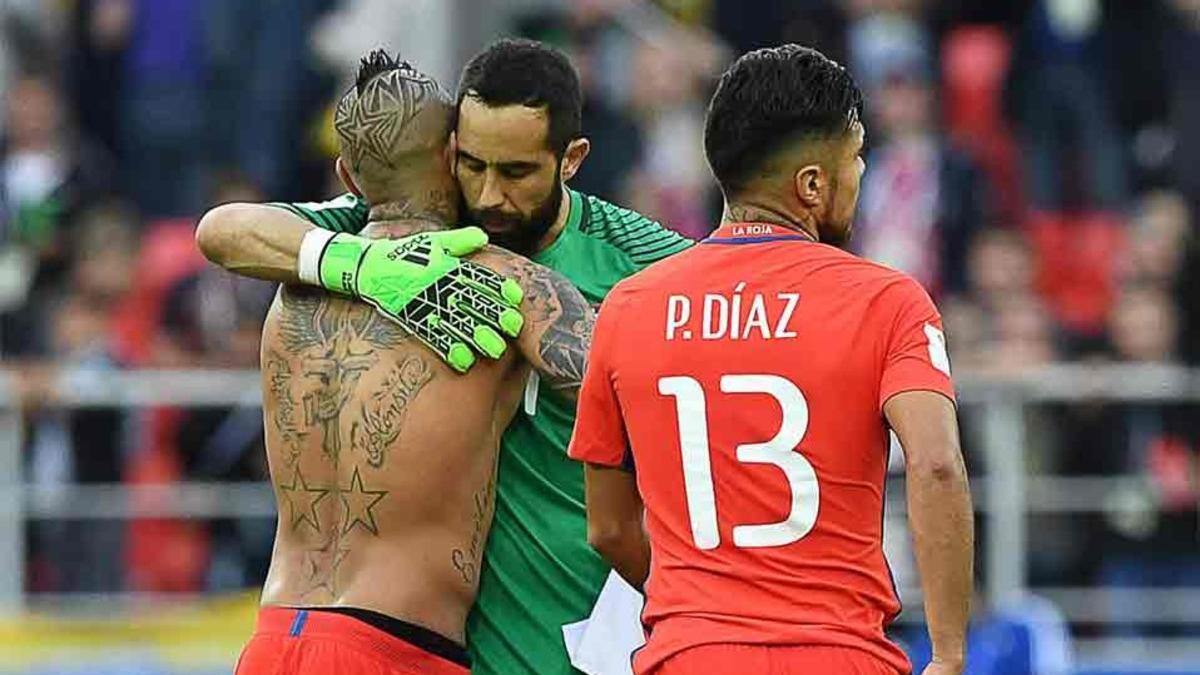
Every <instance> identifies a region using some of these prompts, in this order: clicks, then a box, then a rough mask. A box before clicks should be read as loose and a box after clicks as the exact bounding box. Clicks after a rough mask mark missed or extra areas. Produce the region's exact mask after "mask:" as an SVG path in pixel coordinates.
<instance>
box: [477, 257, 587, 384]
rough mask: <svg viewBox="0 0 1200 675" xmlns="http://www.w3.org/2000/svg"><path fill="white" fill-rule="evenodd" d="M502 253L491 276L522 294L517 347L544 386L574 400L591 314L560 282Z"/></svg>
mask: <svg viewBox="0 0 1200 675" xmlns="http://www.w3.org/2000/svg"><path fill="white" fill-rule="evenodd" d="M492 250H496V249H492ZM505 253H506V255H505V260H504V263H503V265H502V268H501V269H498V270H497V271H498V272H500V273H501V274H503V275H505V276H511V277H513V278H515V279H516V280H517V282H518V283H520V284H521V288H523V289H524V290H525V300H524V302H522V303H521V313H522V314H524V315H525V328H524V330H522V331H521V336H520V337H519V338H518V339H517V345H518V347H519V349H520V350H521V353H522V355H524V356H525V358H526V359H528V360H529V362H530V363H531V364H533V367H534V369H535V370H537V372H538V374H539V375H541V377H542V380H543V381H544V382H545V383H546V384H548V385H549V386H550V387H552V388H554V389H558V390H562V391H563V392H564V393H567V394H569V395H571V396H574V395H575V394H578V393H579V385H580V383H581V382H583V371H584V368H585V367H586V366H587V352H588V348H589V347H591V344H592V326H593V325H595V323H596V314H595V312H594V311H592V308H591V306H590V305H589V304H588V302H587V299H586V298H584V297H583V294H582V293H580V292H579V289H577V288H575V286H574V285H573V284H572V283H571V282H570V281H567V278H566V277H564V276H563V275H561V274H559V273H558V272H555V271H554V270H552V269H549V268H547V267H543V266H541V265H538V264H537V263H534V262H530V261H529V260H526V259H525V258H521V257H518V256H516V255H513V254H509V253H507V252H505Z"/></svg>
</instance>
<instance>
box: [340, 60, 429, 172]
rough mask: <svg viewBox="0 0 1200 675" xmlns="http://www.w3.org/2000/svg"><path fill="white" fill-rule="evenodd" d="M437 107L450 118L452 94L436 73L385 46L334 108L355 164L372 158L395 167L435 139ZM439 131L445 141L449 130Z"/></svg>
mask: <svg viewBox="0 0 1200 675" xmlns="http://www.w3.org/2000/svg"><path fill="white" fill-rule="evenodd" d="M434 106H439V107H440V108H441V109H442V110H443V111H444V112H445V113H446V116H445V119H446V120H448V119H449V113H450V106H451V102H450V97H449V95H448V94H447V93H446V92H445V90H443V89H442V88H441V86H440V85H438V83H437V82H436V81H435V80H434V79H433V78H431V77H429V76H428V75H425V74H424V73H422V72H421V71H419V70H417V69H416V68H413V67H412V65H411V64H409V63H408V62H407V61H402V60H400V58H399V57H398V56H396V57H393V56H391V55H389V54H388V53H387V52H386V51H384V50H382V49H376V50H374V51H372V52H370V53H369V54H367V56H365V57H363V59H362V61H361V62H360V63H359V67H358V74H357V77H356V78H355V82H354V86H353V87H352V88H351V89H350V90H349V91H347V92H346V94H345V95H344V96H342V99H341V100H340V101H339V102H338V105H337V109H336V111H335V113H334V128H335V130H336V131H337V135H338V138H339V139H340V140H341V143H342V151H343V153H344V155H345V156H346V159H347V160H348V161H349V163H350V166H351V168H352V169H353V170H354V171H356V172H357V171H362V170H363V169H364V162H367V161H370V162H373V163H374V164H376V165H378V166H379V167H381V168H387V169H393V168H395V167H396V165H397V161H398V160H399V159H400V158H402V157H403V156H404V155H406V154H408V153H410V152H413V151H416V150H420V149H424V148H426V147H427V146H429V145H430V143H432V142H433V141H432V140H431V139H430V138H427V137H426V136H427V135H428V133H427V131H428V129H429V128H430V127H429V124H430V120H434V121H436V116H433V117H431V116H429V115H426V113H427V112H432V111H433V109H434ZM422 120H425V121H422ZM447 123H448V122H447ZM435 126H439V125H436V124H435ZM436 131H438V134H437V135H439V138H438V139H437V140H438V141H440V140H443V139H442V138H440V132H442V131H444V129H440V128H439V129H437V130H436Z"/></svg>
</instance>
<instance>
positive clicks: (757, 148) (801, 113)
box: [704, 44, 863, 196]
mask: <svg viewBox="0 0 1200 675" xmlns="http://www.w3.org/2000/svg"><path fill="white" fill-rule="evenodd" d="M862 108H863V102H862V92H860V91H859V89H858V85H857V84H855V82H854V78H853V77H851V76H850V73H849V72H847V71H846V69H845V68H844V67H842V66H841V65H839V64H838V63H837V62H836V61H834V60H832V59H830V58H828V57H826V56H825V55H824V54H822V53H821V52H818V51H817V50H815V49H809V48H807V47H801V46H800V45H796V44H786V45H782V46H779V47H772V48H769V49H759V50H757V51H753V52H750V53H748V54H745V55H743V56H742V57H741V58H739V59H738V60H737V61H735V62H734V64H733V65H732V66H730V67H729V69H728V70H726V71H725V74H724V75H722V76H721V80H720V82H719V83H718V84H717V90H716V93H714V94H713V97H712V101H711V102H710V103H709V105H708V116H707V118H706V120H705V123H704V152H705V155H706V156H707V157H708V163H709V166H711V167H712V171H713V175H714V176H716V179H717V182H718V183H720V185H721V189H722V190H723V191H724V192H725V194H726V196H729V194H730V193H731V192H736V191H737V190H739V189H741V188H742V187H744V186H745V184H746V183H747V181H748V180H749V179H750V178H752V177H753V176H754V174H755V172H756V171H757V170H759V169H760V168H761V167H762V166H763V165H764V163H765V162H766V160H768V159H770V158H771V156H772V155H773V154H774V152H775V151H776V150H777V149H778V148H780V146H781V145H783V144H785V143H788V142H791V141H793V140H796V139H797V138H800V137H807V136H812V137H817V138H834V137H837V136H840V135H842V134H845V133H846V132H848V131H849V130H850V128H851V127H852V126H853V125H854V123H855V121H856V120H860V119H862Z"/></svg>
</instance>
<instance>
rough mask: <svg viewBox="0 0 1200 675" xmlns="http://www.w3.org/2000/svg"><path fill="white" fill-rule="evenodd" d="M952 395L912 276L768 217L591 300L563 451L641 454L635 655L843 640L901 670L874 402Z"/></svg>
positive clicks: (592, 457)
mask: <svg viewBox="0 0 1200 675" xmlns="http://www.w3.org/2000/svg"><path fill="white" fill-rule="evenodd" d="M918 389H921V390H932V391H936V392H940V393H942V394H945V395H946V396H947V397H950V398H951V399H953V396H954V389H953V385H952V383H951V380H950V364H949V361H948V359H947V356H946V349H945V340H944V338H943V334H942V326H941V319H940V317H939V315H938V312H937V310H936V308H935V307H934V305H933V302H932V301H931V300H930V299H929V296H928V295H927V294H926V293H925V291H924V290H923V289H922V288H921V287H920V286H919V285H918V284H917V283H916V282H915V281H913V280H912V279H911V278H909V277H907V276H905V275H903V274H901V273H899V272H897V271H895V270H892V269H889V268H886V267H883V266H881V265H878V264H875V263H872V262H869V261H867V260H863V259H861V258H857V257H855V256H853V255H851V254H849V253H846V252H844V251H841V250H839V249H837V248H834V247H832V246H827V245H824V244H818V243H815V242H813V241H811V240H810V239H808V238H807V237H805V236H803V235H801V234H798V233H795V232H791V231H789V230H785V229H783V228H781V227H779V226H772V225H765V224H752V223H740V224H731V225H725V226H723V227H721V228H720V229H719V230H718V231H717V232H716V233H714V235H713V236H712V237H710V238H709V239H707V240H705V241H704V242H702V243H701V244H700V245H698V246H695V247H693V248H692V249H690V250H688V251H685V252H683V253H680V254H678V255H675V256H674V257H671V258H669V259H667V260H664V261H662V262H659V263H656V264H655V265H652V266H651V267H649V268H648V269H646V270H644V271H643V272H641V273H639V274H636V275H634V276H633V277H630V278H629V279H626V280H625V281H623V282H622V283H620V284H618V285H617V286H616V288H614V289H613V290H612V292H611V293H610V294H609V295H608V298H607V299H606V300H605V302H604V305H603V306H602V307H601V310H600V315H599V318H598V322H597V325H596V330H595V334H594V339H593V345H592V351H591V353H590V355H589V361H588V369H587V375H586V377H585V379H584V383H583V389H582V391H581V392H580V398H579V411H578V416H577V419H576V425H575V433H574V436H573V438H572V441H571V447H570V455H571V456H572V457H573V458H575V459H578V460H582V461H585V462H590V463H593V464H602V465H610V466H616V465H622V464H625V465H629V464H632V465H633V467H634V470H635V471H636V472H637V484H638V490H639V492H640V493H641V495H642V498H643V500H644V501H645V505H646V527H647V531H648V533H649V536H650V542H651V550H652V561H651V570H650V578H649V579H648V580H647V583H646V588H645V590H646V609H645V612H644V613H643V617H642V618H643V621H644V623H645V625H646V627H647V630H648V633H649V637H648V642H647V645H646V647H645V648H644V649H643V650H642V651H641V652H639V653H638V655H637V657H636V658H635V667H636V670H637V672H639V673H641V672H646V671H647V670H649V669H651V668H653V667H654V666H655V665H657V664H658V663H661V662H662V660H664V659H666V658H667V657H669V656H671V655H672V654H675V653H677V652H679V651H681V650H683V649H687V648H689V647H693V646H697V645H701V644H711V643H749V644H779V645H804V644H813V645H841V646H849V647H855V648H859V649H863V650H866V651H869V652H870V653H873V654H875V655H877V656H878V657H879V658H881V659H884V660H885V661H887V662H888V663H891V664H893V665H895V666H896V667H897V668H898V669H900V670H901V671H904V672H907V671H908V669H909V668H910V665H909V664H908V660H907V658H906V657H905V655H904V653H903V652H902V651H901V650H900V649H899V648H898V647H897V646H896V645H894V644H893V643H892V642H890V641H889V640H888V639H887V638H886V637H885V635H884V627H885V626H886V625H887V624H888V622H890V621H891V620H892V619H893V618H894V617H895V615H896V614H897V612H898V611H899V609H900V603H899V600H898V598H897V597H896V592H895V587H894V584H893V581H892V577H891V572H890V570H889V569H888V565H887V561H886V560H885V559H884V555H883V548H882V543H883V542H882V537H883V491H884V477H885V472H886V465H887V454H888V432H887V427H886V423H885V421H884V418H883V414H882V409H883V404H884V402H885V401H887V399H888V398H889V397H891V396H892V395H894V394H896V393H899V392H902V391H908V390H918Z"/></svg>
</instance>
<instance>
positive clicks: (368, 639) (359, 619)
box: [255, 607, 471, 673]
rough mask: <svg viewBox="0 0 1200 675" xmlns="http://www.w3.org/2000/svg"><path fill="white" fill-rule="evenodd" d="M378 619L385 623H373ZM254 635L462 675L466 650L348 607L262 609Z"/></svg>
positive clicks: (382, 616) (432, 634)
mask: <svg viewBox="0 0 1200 675" xmlns="http://www.w3.org/2000/svg"><path fill="white" fill-rule="evenodd" d="M373 616H374V617H379V618H380V619H383V620H386V626H387V628H386V629H384V628H382V627H380V625H375V624H381V625H382V624H383V622H382V621H378V622H377V621H373V620H372V618H373ZM255 633H257V634H261V635H285V636H289V637H301V636H311V637H322V638H330V639H334V640H337V641H339V642H341V643H343V644H352V645H357V646H358V647H360V648H362V649H365V650H369V651H371V652H374V653H376V654H378V655H380V656H382V657H383V658H384V659H387V660H389V661H398V662H403V661H405V660H411V659H413V658H428V659H437V660H439V661H442V662H444V663H445V664H446V665H447V666H449V667H451V668H456V669H460V670H461V671H462V672H464V673H465V672H466V671H467V670H468V669H469V668H470V667H471V659H470V657H468V656H467V651H466V649H464V648H463V647H462V646H461V645H459V644H458V643H457V642H454V641H453V640H451V639H450V638H448V637H446V636H444V635H441V634H440V633H436V632H434V631H431V630H429V629H428V628H424V627H422V626H418V625H416V624H413V623H409V622H407V621H403V620H400V619H397V618H395V617H390V616H387V615H385V614H380V613H378V612H373V611H371V610H364V609H359V608H350V607H262V608H260V609H259V610H258V622H257V625H256V626H255Z"/></svg>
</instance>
